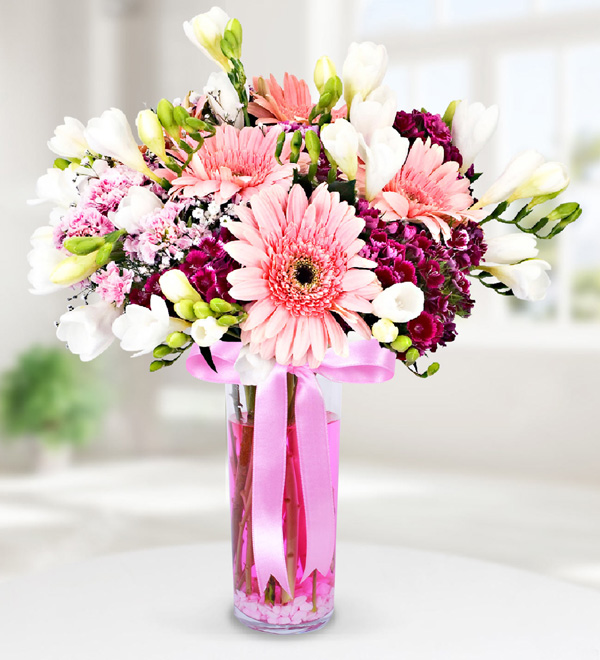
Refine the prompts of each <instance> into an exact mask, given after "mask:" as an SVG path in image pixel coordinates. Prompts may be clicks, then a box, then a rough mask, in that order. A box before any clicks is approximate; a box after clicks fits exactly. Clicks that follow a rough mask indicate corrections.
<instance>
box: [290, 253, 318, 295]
mask: <svg viewBox="0 0 600 660" xmlns="http://www.w3.org/2000/svg"><path fill="white" fill-rule="evenodd" d="M292 277H293V278H294V280H295V281H296V283H297V284H298V285H299V286H300V287H302V288H303V289H310V288H312V287H313V286H315V285H316V284H318V283H319V271H318V269H317V267H316V265H315V264H314V263H313V262H312V261H311V260H310V259H306V258H305V259H298V261H296V263H295V264H293V266H292Z"/></svg>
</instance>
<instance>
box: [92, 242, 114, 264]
mask: <svg viewBox="0 0 600 660" xmlns="http://www.w3.org/2000/svg"><path fill="white" fill-rule="evenodd" d="M114 246H115V244H114V243H105V244H104V245H103V246H102V247H101V248H100V249H99V250H98V253H97V254H96V264H97V265H98V266H106V264H107V263H108V262H109V261H110V255H111V254H112V251H113V247H114Z"/></svg>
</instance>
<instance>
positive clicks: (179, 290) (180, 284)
mask: <svg viewBox="0 0 600 660" xmlns="http://www.w3.org/2000/svg"><path fill="white" fill-rule="evenodd" d="M158 283H159V285H160V290H161V291H162V292H163V294H164V296H165V297H166V298H167V300H170V301H171V302H172V303H178V302H180V301H182V300H189V301H190V302H191V303H192V305H193V303H195V302H198V301H200V300H202V298H201V296H200V294H199V293H198V292H197V291H196V289H194V287H193V286H192V285H191V284H190V283H189V280H188V278H187V277H186V276H185V274H184V273H183V272H182V271H180V270H177V269H174V270H168V271H167V272H166V273H164V274H163V275H161V276H160V278H159V280H158ZM180 316H181V315H180ZM192 317H193V318H195V317H194V316H193V312H192ZM184 318H187V317H184ZM189 320H191V319H189Z"/></svg>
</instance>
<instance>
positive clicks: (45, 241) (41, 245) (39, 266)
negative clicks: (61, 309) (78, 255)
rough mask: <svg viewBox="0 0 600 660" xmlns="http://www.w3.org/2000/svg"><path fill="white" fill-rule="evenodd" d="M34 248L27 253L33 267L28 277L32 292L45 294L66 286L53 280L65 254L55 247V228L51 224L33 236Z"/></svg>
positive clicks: (39, 229) (41, 228)
mask: <svg viewBox="0 0 600 660" xmlns="http://www.w3.org/2000/svg"><path fill="white" fill-rule="evenodd" d="M31 247H32V248H33V249H32V250H31V251H30V252H29V254H28V255H27V260H28V262H29V265H30V267H31V270H30V271H29V275H28V279H29V283H30V284H31V289H29V292H30V293H33V294H35V295H45V294H47V293H53V292H54V291H58V290H59V289H62V288H64V286H63V285H61V284H56V283H54V282H52V280H51V279H50V276H51V275H52V273H53V271H54V269H55V268H56V266H58V264H59V263H60V262H61V261H62V260H63V259H64V258H65V255H64V254H63V253H62V252H61V251H60V250H57V249H56V248H55V247H54V239H53V228H52V227H51V226H50V225H46V226H44V227H39V228H38V229H36V230H35V231H34V232H33V236H32V237H31Z"/></svg>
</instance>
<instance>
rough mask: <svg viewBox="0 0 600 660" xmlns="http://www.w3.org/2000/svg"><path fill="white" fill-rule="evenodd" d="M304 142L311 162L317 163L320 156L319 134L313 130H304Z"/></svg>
mask: <svg viewBox="0 0 600 660" xmlns="http://www.w3.org/2000/svg"><path fill="white" fill-rule="evenodd" d="M304 143H305V144H306V150H307V151H308V155H309V156H310V161H311V163H318V162H319V158H320V157H321V140H319V136H318V135H317V134H316V133H315V132H314V131H306V133H305V134H304Z"/></svg>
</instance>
